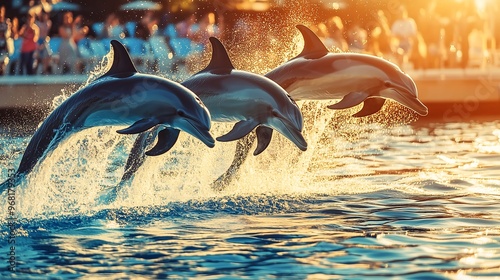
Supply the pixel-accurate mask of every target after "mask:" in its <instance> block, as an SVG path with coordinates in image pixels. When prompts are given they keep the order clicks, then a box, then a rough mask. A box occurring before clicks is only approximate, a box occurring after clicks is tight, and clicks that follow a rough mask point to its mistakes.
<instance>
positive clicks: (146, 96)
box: [0, 40, 215, 191]
mask: <svg viewBox="0 0 500 280" xmlns="http://www.w3.org/2000/svg"><path fill="white" fill-rule="evenodd" d="M111 45H112V48H113V62H112V65H111V68H110V69H109V71H107V72H106V73H105V74H104V75H102V76H101V77H99V78H98V79H97V80H95V81H94V82H92V83H90V84H89V85H87V86H85V87H84V88H82V89H80V90H79V91H77V92H76V93H74V94H73V95H72V96H70V97H69V98H68V99H67V100H66V101H64V102H63V103H62V104H61V105H60V106H59V107H57V108H56V109H55V110H54V111H53V112H52V113H51V114H50V115H49V116H48V117H47V118H46V119H45V121H44V122H43V123H42V125H41V126H40V128H38V130H37V131H36V132H35V134H34V135H33V137H32V138H31V141H30V142H29V144H28V146H27V148H26V150H25V152H24V155H23V157H22V159H21V163H20V165H19V168H18V169H17V171H16V173H15V174H14V176H13V177H12V178H11V179H13V178H14V179H16V180H17V179H19V178H21V176H22V175H26V174H27V173H29V172H30V171H31V170H32V169H33V168H34V167H35V165H36V164H37V163H38V162H40V161H41V160H43V158H44V157H45V156H46V155H47V154H48V153H49V152H51V151H52V150H54V149H55V148H56V147H57V146H58V144H59V143H60V142H61V141H63V140H64V139H66V138H67V137H68V136H69V135H70V134H72V133H75V132H78V131H81V130H84V129H86V128H90V127H95V126H108V125H120V126H121V125H128V126H129V127H127V128H124V129H120V130H118V131H117V132H118V133H121V134H136V133H141V132H144V131H146V130H148V129H150V128H152V127H155V126H156V127H157V130H158V131H159V132H158V142H157V144H156V146H155V147H154V148H153V149H152V150H151V151H150V153H155V154H157V153H161V152H162V151H165V150H168V149H170V148H171V147H172V146H173V145H174V144H175V142H176V141H177V137H178V135H179V131H180V130H183V131H185V132H187V133H189V134H191V135H193V136H194V137H196V138H198V139H200V140H201V141H202V142H203V143H204V144H206V145H207V146H209V147H214V145H215V140H214V139H213V137H212V136H211V135H210V132H209V129H210V125H211V120H210V114H209V112H208V110H207V108H206V107H205V106H204V105H203V103H202V101H201V100H200V99H199V98H198V97H197V96H196V95H195V94H194V93H193V92H192V91H190V90H189V89H187V88H186V87H184V86H182V85H180V84H178V83H176V82H173V81H170V80H168V79H165V78H161V77H157V76H153V75H146V74H141V73H138V72H137V70H136V68H135V66H134V64H133V62H132V60H131V59H130V56H129V54H128V52H127V50H126V49H125V47H124V46H123V45H122V44H121V43H119V42H118V41H116V40H112V41H111ZM11 179H9V180H11ZM9 180H8V181H9ZM6 183H7V182H5V183H3V184H2V185H1V187H0V191H3V190H4V189H5V187H6Z"/></svg>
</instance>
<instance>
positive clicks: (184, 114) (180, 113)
mask: <svg viewBox="0 0 500 280" xmlns="http://www.w3.org/2000/svg"><path fill="white" fill-rule="evenodd" d="M177 115H179V116H180V117H184V116H186V113H184V111H182V110H179V111H177Z"/></svg>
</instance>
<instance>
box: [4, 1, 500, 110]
mask: <svg viewBox="0 0 500 280" xmlns="http://www.w3.org/2000/svg"><path fill="white" fill-rule="evenodd" d="M2 3H3V4H2V10H1V13H0V94H1V95H3V97H2V99H1V100H2V101H0V109H9V108H27V107H28V108H40V107H42V108H45V107H47V106H46V105H47V104H49V103H50V102H51V100H52V98H53V97H54V95H57V94H58V92H59V91H60V88H63V87H64V86H65V85H68V84H82V83H83V82H84V81H86V80H87V78H88V76H89V73H91V72H92V71H94V70H95V69H96V68H98V67H99V65H100V63H101V61H102V58H103V57H104V56H105V55H106V54H107V52H108V51H109V41H110V39H117V40H120V41H121V42H122V43H123V44H124V45H125V46H126V47H127V48H128V50H129V52H130V54H131V56H132V59H133V60H134V61H135V63H136V65H137V67H138V68H139V70H140V71H142V72H148V73H154V74H160V75H163V76H167V77H169V78H172V79H174V80H182V79H184V78H185V77H187V76H188V75H190V74H192V73H194V72H195V71H198V70H199V69H201V68H203V67H204V65H205V63H206V61H207V60H208V58H209V56H210V48H209V47H208V38H209V37H210V36H216V37H218V38H220V39H221V40H222V41H223V43H224V44H225V46H226V47H227V48H228V51H229V53H230V54H231V58H232V59H233V60H234V63H235V65H236V66H237V67H238V68H240V69H244V70H249V71H253V72H256V73H265V72H267V71H269V70H270V69H272V68H274V67H276V66H278V65H279V64H280V63H283V62H284V61H286V60H288V59H290V58H292V57H294V56H295V55H296V54H297V53H298V52H299V51H300V46H301V43H302V42H301V39H300V35H299V32H298V31H297V29H296V28H295V26H296V25H297V24H304V25H306V26H308V27H309V28H311V29H312V30H313V31H314V32H315V33H316V34H317V35H318V36H319V37H320V38H321V40H323V42H324V43H325V45H326V46H327V47H328V48H329V49H330V50H332V51H334V52H358V53H367V54H372V55H376V56H379V57H383V58H385V59H387V60H390V61H392V62H394V63H396V64H398V65H399V66H400V67H401V68H402V69H403V70H404V71H406V72H408V73H409V74H410V75H411V76H412V77H413V78H414V79H415V80H416V82H417V85H418V87H419V91H420V98H421V99H422V100H423V101H424V103H426V104H429V105H430V106H431V107H432V106H436V110H431V115H433V114H434V115H435V114H437V115H438V116H439V117H443V115H445V113H446V111H447V110H448V109H450V108H451V109H453V107H452V106H453V105H456V104H459V105H460V104H461V106H462V107H464V106H465V107H467V106H466V105H467V102H468V103H471V102H472V103H471V104H472V105H470V104H469V106H468V108H473V109H474V110H469V111H467V112H466V113H467V114H465V113H462V112H459V113H457V112H455V113H457V114H460V115H462V118H463V117H465V116H466V117H469V116H472V115H475V114H490V115H491V114H494V115H496V114H497V111H498V110H497V108H498V106H499V105H500V94H499V86H498V81H499V80H500V78H499V77H500V71H498V69H500V67H499V66H500V51H499V47H500V46H499V44H497V42H500V19H499V18H498V17H497V16H496V15H497V14H498V13H499V12H500V3H499V2H498V1H496V0H422V1H410V0H360V1H355V0H311V1H304V0H303V1H299V0H216V1H204V0H170V1H166V0H163V1H160V0H157V1H144V0H137V1H132V0H109V1H83V0H66V1H57V0H52V1H51V0H30V1H26V0H7V1H3V2H2ZM263 58H264V60H263ZM34 86H36V89H35V88H33V87H34ZM34 92H36V93H34ZM481 92H483V93H482V94H481ZM471 100H472V101H471ZM453 110H454V111H457V110H455V109H453Z"/></svg>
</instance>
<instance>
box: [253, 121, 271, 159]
mask: <svg viewBox="0 0 500 280" xmlns="http://www.w3.org/2000/svg"><path fill="white" fill-rule="evenodd" d="M255 133H256V134H257V148H256V149H255V151H254V152H253V155H254V156H256V155H258V154H260V153H262V152H263V151H264V150H265V149H266V148H267V146H269V143H271V138H272V136H273V130H272V128H269V127H266V126H259V127H257V130H256V131H255Z"/></svg>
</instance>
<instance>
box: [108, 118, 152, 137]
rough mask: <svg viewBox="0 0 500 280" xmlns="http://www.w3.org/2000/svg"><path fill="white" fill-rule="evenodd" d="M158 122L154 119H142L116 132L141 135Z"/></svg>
mask: <svg viewBox="0 0 500 280" xmlns="http://www.w3.org/2000/svg"><path fill="white" fill-rule="evenodd" d="M158 123H159V122H158V120H157V119H155V118H149V119H142V120H138V121H136V122H135V123H134V124H132V125H131V126H129V127H127V128H124V129H120V130H117V131H116V132H118V133H120V134H136V133H141V132H144V131H146V130H148V129H150V128H152V127H153V126H155V125H157V124H158Z"/></svg>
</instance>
